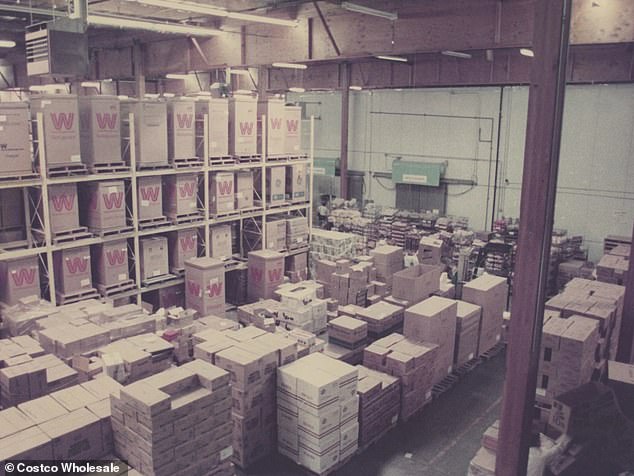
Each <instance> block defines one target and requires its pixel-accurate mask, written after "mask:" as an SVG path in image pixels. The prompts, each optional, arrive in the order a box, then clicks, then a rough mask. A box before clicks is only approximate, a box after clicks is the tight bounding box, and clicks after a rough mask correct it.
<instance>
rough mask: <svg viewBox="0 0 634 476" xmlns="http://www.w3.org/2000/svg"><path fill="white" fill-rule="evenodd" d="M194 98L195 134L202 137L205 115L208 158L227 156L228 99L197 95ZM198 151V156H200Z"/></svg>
mask: <svg viewBox="0 0 634 476" xmlns="http://www.w3.org/2000/svg"><path fill="white" fill-rule="evenodd" d="M195 99H196V107H195V111H196V126H197V132H196V135H197V136H199V137H202V136H203V135H204V133H205V131H204V130H202V126H203V123H204V116H205V115H206V116H207V120H208V124H207V134H208V147H209V152H208V155H209V158H210V159H219V158H227V157H228V156H229V99H227V98H214V97H209V96H199V97H195ZM202 155H203V154H202V151H199V156H202Z"/></svg>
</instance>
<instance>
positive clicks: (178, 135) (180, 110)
mask: <svg viewBox="0 0 634 476" xmlns="http://www.w3.org/2000/svg"><path fill="white" fill-rule="evenodd" d="M195 106H196V103H195V102H194V100H193V99H191V98H185V97H179V98H173V99H170V100H169V101H168V102H167V151H168V157H169V159H170V160H174V159H191V158H194V157H196V111H195Z"/></svg>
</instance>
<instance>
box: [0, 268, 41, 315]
mask: <svg viewBox="0 0 634 476" xmlns="http://www.w3.org/2000/svg"><path fill="white" fill-rule="evenodd" d="M0 277H1V279H2V281H1V282H0V301H2V302H4V303H5V304H8V305H10V306H12V305H14V304H17V303H18V302H19V301H20V299H22V298H28V297H30V296H34V297H38V298H39V296H40V269H39V265H38V257H37V256H32V257H27V258H17V259H12V260H6V261H0Z"/></svg>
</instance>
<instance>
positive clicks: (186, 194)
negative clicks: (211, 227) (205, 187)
mask: <svg viewBox="0 0 634 476" xmlns="http://www.w3.org/2000/svg"><path fill="white" fill-rule="evenodd" d="M163 209H164V211H165V215H167V216H168V217H169V218H171V219H172V220H175V219H177V218H178V217H179V216H183V215H192V214H197V213H198V176H197V175H196V174H178V175H167V176H166V177H165V179H164V183H163Z"/></svg>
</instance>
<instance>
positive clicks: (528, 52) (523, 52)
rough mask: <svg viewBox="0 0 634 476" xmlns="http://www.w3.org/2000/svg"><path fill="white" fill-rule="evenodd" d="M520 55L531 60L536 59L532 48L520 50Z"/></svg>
mask: <svg viewBox="0 0 634 476" xmlns="http://www.w3.org/2000/svg"><path fill="white" fill-rule="evenodd" d="M520 54H521V55H522V56H528V57H529V58H534V57H535V52H534V51H533V50H531V49H530V48H520Z"/></svg>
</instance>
